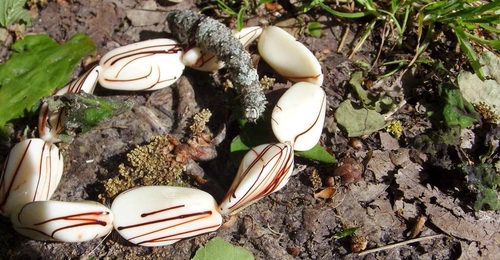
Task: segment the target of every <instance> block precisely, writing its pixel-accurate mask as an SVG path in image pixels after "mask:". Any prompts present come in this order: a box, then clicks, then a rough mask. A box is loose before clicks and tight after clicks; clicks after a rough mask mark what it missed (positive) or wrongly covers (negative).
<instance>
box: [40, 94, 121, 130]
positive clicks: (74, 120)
mask: <svg viewBox="0 0 500 260" xmlns="http://www.w3.org/2000/svg"><path fill="white" fill-rule="evenodd" d="M54 99H59V100H61V101H62V102H63V103H64V105H65V106H66V108H68V116H67V118H66V123H65V126H66V129H74V128H79V129H82V132H87V131H88V130H90V129H91V128H92V127H94V126H97V125H98V124H99V123H100V122H101V121H104V120H106V119H109V118H111V117H113V116H115V115H117V114H120V113H123V112H125V111H127V110H129V109H130V108H131V105H130V104H128V103H126V102H117V101H115V100H111V99H109V98H108V97H98V96H94V95H92V94H88V93H67V94H64V95H63V96H58V97H55V98H54ZM49 107H50V104H49Z"/></svg>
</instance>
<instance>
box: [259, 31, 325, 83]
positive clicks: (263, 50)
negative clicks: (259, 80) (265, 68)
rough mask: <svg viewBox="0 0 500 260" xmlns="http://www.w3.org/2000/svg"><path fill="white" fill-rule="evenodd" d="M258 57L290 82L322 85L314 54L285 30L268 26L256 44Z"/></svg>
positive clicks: (321, 76)
mask: <svg viewBox="0 0 500 260" xmlns="http://www.w3.org/2000/svg"><path fill="white" fill-rule="evenodd" d="M258 49H259V54H260V56H261V57H262V58H263V59H264V60H265V61H266V62H267V64H269V66H271V67H272V68H273V69H274V70H275V71H276V72H278V74H280V75H281V76H283V77H285V78H287V79H289V80H290V81H292V82H300V81H305V82H311V83H313V84H316V85H318V86H321V84H323V73H322V72H321V65H320V64H319V61H318V59H316V57H314V54H313V53H312V52H311V51H310V50H309V49H307V47H306V46H304V45H303V44H302V43H300V42H298V41H297V40H296V39H295V38H294V37H293V36H292V35H290V34H288V33H287V32H286V31H285V30H283V29H281V28H279V27H276V26H269V27H267V28H266V29H264V31H263V32H262V34H261V36H260V38H259V44H258Z"/></svg>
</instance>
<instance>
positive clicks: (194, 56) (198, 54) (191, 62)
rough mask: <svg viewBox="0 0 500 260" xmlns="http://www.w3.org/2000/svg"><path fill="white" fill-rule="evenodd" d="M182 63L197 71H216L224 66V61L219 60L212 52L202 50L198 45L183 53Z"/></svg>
mask: <svg viewBox="0 0 500 260" xmlns="http://www.w3.org/2000/svg"><path fill="white" fill-rule="evenodd" d="M182 63H184V65H186V66H188V67H191V68H193V69H196V70H199V71H216V70H220V69H222V68H223V67H224V62H222V61H219V60H218V59H217V57H216V56H215V53H213V52H210V51H209V52H204V51H203V50H202V49H201V48H199V47H193V48H191V49H189V50H187V51H186V53H184V55H183V56H182Z"/></svg>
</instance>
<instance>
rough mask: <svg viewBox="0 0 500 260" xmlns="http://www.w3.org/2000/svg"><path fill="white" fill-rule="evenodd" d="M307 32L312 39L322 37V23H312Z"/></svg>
mask: <svg viewBox="0 0 500 260" xmlns="http://www.w3.org/2000/svg"><path fill="white" fill-rule="evenodd" d="M307 31H308V32H309V34H310V35H311V36H312V37H316V38H319V37H321V23H320V22H310V23H309V24H308V25H307Z"/></svg>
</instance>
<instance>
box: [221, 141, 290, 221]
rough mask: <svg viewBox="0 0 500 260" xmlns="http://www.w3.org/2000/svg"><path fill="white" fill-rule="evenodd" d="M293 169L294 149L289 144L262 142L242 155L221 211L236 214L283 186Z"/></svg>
mask: <svg viewBox="0 0 500 260" xmlns="http://www.w3.org/2000/svg"><path fill="white" fill-rule="evenodd" d="M292 172H293V149H292V146H291V145H290V144H289V143H277V144H262V145H259V146H257V147H254V148H252V149H251V150H250V151H248V152H247V154H245V156H244V157H243V159H242V161H241V163H240V167H239V169H238V173H237V174H236V177H235V179H234V180H233V183H232V184H231V187H230V188H229V191H228V192H227V194H226V197H225V198H224V199H223V200H222V203H221V204H220V205H219V210H220V212H221V213H222V214H231V215H234V214H236V213H238V212H239V211H241V210H242V209H244V208H245V207H247V206H249V205H250V204H252V203H254V202H256V201H258V200H260V199H261V198H263V197H264V196H266V195H269V194H271V193H273V192H276V191H278V190H280V189H281V188H283V186H285V184H286V183H287V182H288V180H289V178H290V175H291V174H292Z"/></svg>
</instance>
